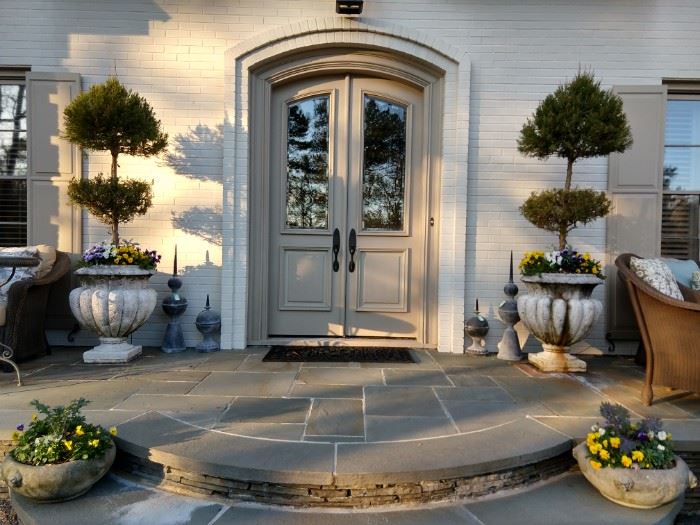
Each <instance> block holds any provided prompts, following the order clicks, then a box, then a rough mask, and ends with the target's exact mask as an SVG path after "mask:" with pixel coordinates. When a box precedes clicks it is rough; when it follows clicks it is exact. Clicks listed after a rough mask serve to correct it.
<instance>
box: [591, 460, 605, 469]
mask: <svg viewBox="0 0 700 525" xmlns="http://www.w3.org/2000/svg"><path fill="white" fill-rule="evenodd" d="M602 466H603V464H602V463H601V462H599V461H596V460H594V459H592V460H591V467H593V468H594V469H596V470H598V469H599V468H600V467H602Z"/></svg>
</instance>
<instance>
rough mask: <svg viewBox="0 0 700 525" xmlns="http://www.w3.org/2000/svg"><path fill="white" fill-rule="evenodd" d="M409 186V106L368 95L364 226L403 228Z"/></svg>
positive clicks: (363, 167)
mask: <svg viewBox="0 0 700 525" xmlns="http://www.w3.org/2000/svg"><path fill="white" fill-rule="evenodd" d="M405 187H406V107H405V106H401V105H399V104H396V103H394V102H389V101H387V100H382V99H380V98H377V97H373V96H369V95H365V96H364V139H363V163H362V229H363V230H382V231H387V230H389V231H401V230H403V221H404V206H405V204H404V201H405Z"/></svg>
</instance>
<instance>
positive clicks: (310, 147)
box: [286, 96, 329, 230]
mask: <svg viewBox="0 0 700 525" xmlns="http://www.w3.org/2000/svg"><path fill="white" fill-rule="evenodd" d="M328 106H329V97H328V96H321V97H313V98H307V99H304V100H300V101H297V102H294V103H293V104H290V105H289V108H288V112H287V215H286V217H287V218H286V225H287V228H300V229H313V230H326V229H328V186H329V182H328Z"/></svg>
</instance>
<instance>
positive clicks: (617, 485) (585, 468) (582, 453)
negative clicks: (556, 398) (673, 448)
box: [573, 443, 698, 509]
mask: <svg viewBox="0 0 700 525" xmlns="http://www.w3.org/2000/svg"><path fill="white" fill-rule="evenodd" d="M573 454H574V458H576V461H577V462H578V465H579V467H580V469H581V473H582V474H583V475H584V477H585V478H586V479H587V480H588V481H589V482H590V483H591V485H593V486H594V487H595V488H596V489H597V490H598V492H600V493H601V494H602V495H603V496H604V497H606V498H608V499H609V500H610V501H613V502H615V503H617V504H618V505H623V506H625V507H632V508H634V509H654V508H656V507H660V506H661V505H665V504H666V503H670V502H671V501H673V500H675V499H676V498H679V497H681V496H682V495H683V493H684V492H685V491H686V489H687V488H688V487H690V488H694V487H696V486H697V481H698V480H697V478H696V477H695V476H694V475H693V473H692V472H691V471H690V469H689V468H688V465H686V463H685V461H683V460H682V459H681V458H679V457H678V456H675V460H676V466H675V467H673V468H670V469H663V470H661V469H631V468H611V467H606V468H600V469H594V468H593V467H592V466H591V464H590V463H589V460H588V457H587V455H586V443H580V444H579V445H577V446H576V447H574V450H573Z"/></svg>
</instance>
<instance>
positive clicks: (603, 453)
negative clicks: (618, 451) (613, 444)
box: [599, 450, 610, 460]
mask: <svg viewBox="0 0 700 525" xmlns="http://www.w3.org/2000/svg"><path fill="white" fill-rule="evenodd" d="M599 456H600V459H605V460H608V459H610V452H608V451H607V450H601V451H600V454H599Z"/></svg>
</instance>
